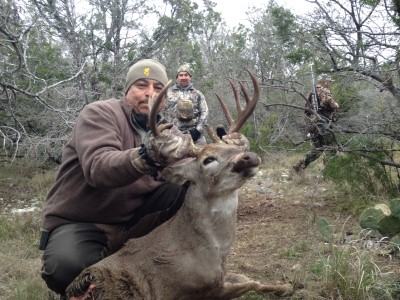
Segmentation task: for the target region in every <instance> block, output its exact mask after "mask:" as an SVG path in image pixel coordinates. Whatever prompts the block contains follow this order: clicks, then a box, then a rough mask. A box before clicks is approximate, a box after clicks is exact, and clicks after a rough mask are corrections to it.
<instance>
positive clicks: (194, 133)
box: [189, 128, 201, 142]
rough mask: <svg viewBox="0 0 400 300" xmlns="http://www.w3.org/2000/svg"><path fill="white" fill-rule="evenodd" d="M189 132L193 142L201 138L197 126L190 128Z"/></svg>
mask: <svg viewBox="0 0 400 300" xmlns="http://www.w3.org/2000/svg"><path fill="white" fill-rule="evenodd" d="M189 133H190V135H191V136H192V140H193V142H196V141H197V140H198V139H199V138H200V136H201V133H200V131H198V130H197V129H196V128H192V129H190V130H189Z"/></svg>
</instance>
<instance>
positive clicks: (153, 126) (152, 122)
mask: <svg viewBox="0 0 400 300" xmlns="http://www.w3.org/2000/svg"><path fill="white" fill-rule="evenodd" d="M171 85H172V80H170V81H168V83H167V84H166V85H165V86H164V87H163V89H162V90H161V92H160V93H159V94H158V96H157V98H156V100H155V101H154V103H152V104H151V103H150V101H151V100H150V99H149V109H150V111H149V126H150V130H151V133H152V134H153V136H158V135H159V132H158V129H157V111H158V107H159V106H160V104H161V101H162V100H163V98H164V96H165V94H166V93H167V90H168V88H169V87H170V86H171Z"/></svg>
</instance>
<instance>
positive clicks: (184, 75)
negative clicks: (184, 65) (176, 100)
mask: <svg viewBox="0 0 400 300" xmlns="http://www.w3.org/2000/svg"><path fill="white" fill-rule="evenodd" d="M176 81H177V82H178V84H179V85H181V86H188V85H189V84H190V83H191V82H192V77H190V75H189V73H188V72H179V74H178V76H177V78H176Z"/></svg>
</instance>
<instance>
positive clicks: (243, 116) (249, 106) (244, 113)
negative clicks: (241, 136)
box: [228, 69, 260, 133]
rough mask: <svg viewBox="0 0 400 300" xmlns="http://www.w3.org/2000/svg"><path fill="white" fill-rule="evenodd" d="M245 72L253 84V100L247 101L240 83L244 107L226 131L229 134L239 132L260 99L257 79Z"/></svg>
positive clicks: (246, 95)
mask: <svg viewBox="0 0 400 300" xmlns="http://www.w3.org/2000/svg"><path fill="white" fill-rule="evenodd" d="M247 72H248V73H249V75H250V78H251V81H252V82H253V87H254V94H253V98H252V99H251V100H250V99H249V96H248V94H247V90H246V88H245V87H244V85H243V84H242V83H240V86H241V89H242V92H243V95H244V97H245V100H246V107H245V109H244V110H241V111H238V117H237V119H236V121H234V123H233V124H232V125H231V126H230V127H229V130H228V132H229V133H232V132H239V130H240V128H241V127H242V126H243V124H244V123H245V122H246V120H247V119H248V118H249V117H250V115H251V114H252V113H253V111H254V109H255V108H256V105H257V102H258V99H259V98H260V87H259V85H258V82H257V78H256V76H255V75H254V74H253V73H252V72H251V71H250V70H248V69H247Z"/></svg>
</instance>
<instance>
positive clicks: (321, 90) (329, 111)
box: [305, 84, 339, 123]
mask: <svg viewBox="0 0 400 300" xmlns="http://www.w3.org/2000/svg"><path fill="white" fill-rule="evenodd" d="M316 90H317V93H318V96H319V100H320V106H321V107H320V114H321V115H322V116H324V117H325V118H327V119H328V120H331V121H332V120H333V117H334V113H335V111H336V110H337V109H338V108H339V105H338V104H337V103H336V101H335V100H333V98H332V93H331V91H330V90H329V89H327V88H326V87H323V86H321V85H320V84H317V86H316ZM313 97H314V93H313V92H311V93H309V94H308V96H307V102H306V108H309V109H313ZM305 115H306V118H308V122H310V123H313V122H314V121H315V120H316V119H317V118H316V117H315V115H314V114H313V113H311V112H309V111H306V112H305Z"/></svg>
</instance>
